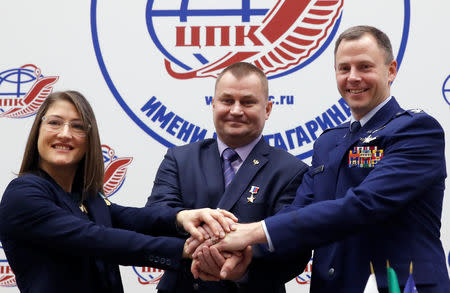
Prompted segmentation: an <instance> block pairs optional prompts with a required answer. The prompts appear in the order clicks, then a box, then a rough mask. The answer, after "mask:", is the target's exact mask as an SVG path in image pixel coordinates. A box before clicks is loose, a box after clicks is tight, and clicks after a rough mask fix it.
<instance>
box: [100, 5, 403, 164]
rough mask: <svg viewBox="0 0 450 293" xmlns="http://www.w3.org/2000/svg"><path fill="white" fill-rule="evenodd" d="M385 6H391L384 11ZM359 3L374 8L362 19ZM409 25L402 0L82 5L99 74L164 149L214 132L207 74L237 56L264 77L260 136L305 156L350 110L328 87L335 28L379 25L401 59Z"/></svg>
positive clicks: (214, 73)
mask: <svg viewBox="0 0 450 293" xmlns="http://www.w3.org/2000/svg"><path fill="white" fill-rule="evenodd" d="M387 5H388V6H389V7H391V8H392V9H389V10H388V11H386V9H385V7H386V6H387ZM368 9H369V10H370V11H372V12H373V13H371V14H369V15H367V14H365V15H364V16H361V11H366V10H368ZM118 11H120V15H121V18H120V21H118V19H117V12H118ZM380 15H383V17H379V16H380ZM386 18H388V19H390V20H392V21H390V23H389V26H387V25H386V22H385V21H384V20H385V19H386ZM123 21H126V24H127V25H126V26H125V25H122V23H123ZM409 22H410V6H409V0H404V1H401V0H397V1H395V2H392V1H388V0H380V1H369V0H366V1H356V2H351V4H344V1H342V0H335V1H318V0H315V1H314V0H285V1H279V0H258V1H251V0H239V1H237V0H231V1H226V2H224V1H219V0H209V1H203V0H190V1H189V0H182V1H164V0H149V1H133V2H132V3H129V2H126V3H125V2H121V1H119V2H116V1H114V2H111V1H97V0H93V1H92V5H91V29H92V39H93V43H94V49H95V53H96V56H97V60H98V63H99V66H100V69H101V71H102V74H103V76H104V78H105V81H106V83H107V85H108V87H109V88H110V90H111V92H112V94H113V95H114V97H115V99H116V100H117V101H118V103H119V104H120V105H121V107H122V108H123V110H124V111H125V112H126V113H127V114H128V115H129V117H130V118H131V119H132V120H133V121H134V122H135V123H136V124H137V125H138V126H139V127H140V128H141V129H143V130H144V131H145V132H146V133H147V134H148V135H150V136H152V137H153V138H154V139H156V140H157V141H158V142H160V143H161V144H163V145H165V146H167V147H170V146H174V145H181V144H185V143H191V142H195V141H197V140H201V139H204V138H210V137H215V130H214V125H213V122H212V114H211V103H212V98H213V95H214V83H215V79H216V77H217V75H218V74H219V73H220V72H221V71H222V70H223V69H224V68H225V67H226V66H228V65H230V64H232V63H235V62H238V61H245V62H249V63H252V64H254V65H256V66H257V67H259V68H261V69H262V70H263V71H264V72H265V73H266V75H267V76H268V78H269V79H270V82H269V88H270V89H269V94H270V97H269V99H270V100H271V101H272V102H273V104H274V107H273V110H272V113H271V117H270V119H269V120H268V121H267V122H266V125H265V128H264V132H263V135H264V137H265V139H266V140H267V141H268V142H269V144H271V145H273V146H276V147H280V148H284V149H286V150H288V151H289V152H291V153H292V154H294V155H297V156H298V157H300V158H307V157H309V156H311V155H312V147H313V142H314V140H315V139H316V138H317V137H318V136H319V135H320V134H321V133H322V132H323V131H324V130H325V129H327V128H330V127H334V126H337V125H339V124H341V123H342V122H344V121H345V120H347V119H348V117H349V116H350V110H349V108H348V105H347V104H346V103H345V101H344V100H343V99H342V98H341V97H339V94H338V92H337V90H336V84H335V78H334V72H333V71H334V70H333V68H334V56H333V54H334V53H333V49H332V48H330V46H329V45H330V44H331V43H332V41H333V39H334V38H335V36H336V34H337V33H338V32H339V30H342V29H345V28H347V27H349V26H352V25H355V24H359V23H364V24H368V25H373V26H376V27H378V28H380V29H381V30H383V31H385V32H386V33H387V34H388V35H389V36H390V37H391V40H392V43H393V47H394V51H396V52H398V55H397V61H398V64H399V65H400V64H401V61H402V59H403V54H404V51H405V48H406V44H407V39H408V32H409Z"/></svg>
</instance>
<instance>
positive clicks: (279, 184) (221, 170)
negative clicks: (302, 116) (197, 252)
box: [147, 62, 309, 292]
mask: <svg viewBox="0 0 450 293" xmlns="http://www.w3.org/2000/svg"><path fill="white" fill-rule="evenodd" d="M271 110H272V102H271V101H269V100H268V82H267V78H266V76H265V75H264V73H263V72H262V71H261V70H260V69H258V68H257V67H255V66H253V65H251V64H248V63H243V62H241V63H236V64H233V65H230V66H229V67H227V68H226V69H225V70H224V71H223V72H222V73H221V75H220V76H219V77H218V78H217V81H216V87H215V95H214V100H213V118H214V125H215V128H216V132H217V139H206V140H204V141H200V142H196V143H192V144H189V145H185V146H181V147H175V148H170V149H169V150H168V151H167V154H166V156H165V158H164V160H163V161H162V163H161V165H160V167H159V170H158V173H157V175H156V178H155V183H154V187H153V190H152V194H151V196H150V197H149V199H148V202H147V206H160V207H161V208H162V209H175V208H180V207H182V208H186V209H197V208H203V207H210V208H220V209H224V210H228V211H231V212H232V213H233V214H235V215H236V216H237V217H238V219H239V222H244V223H245V222H253V221H258V220H262V219H264V218H266V217H268V216H271V215H273V214H275V213H276V212H278V211H279V210H280V209H281V208H282V207H284V206H286V205H289V204H290V203H291V202H292V200H293V199H294V197H295V191H296V189H297V188H298V186H299V184H300V182H301V179H302V176H303V173H304V172H306V170H307V165H306V164H304V163H303V162H301V161H300V160H299V159H298V158H296V157H294V156H292V155H290V154H289V153H287V152H286V151H284V150H281V149H276V148H273V147H271V146H269V145H268V144H267V143H266V141H265V140H264V138H263V137H262V131H263V128H264V124H265V121H266V120H267V119H268V118H269V115H270V113H271ZM229 152H231V154H229ZM227 158H228V159H227ZM253 256H254V258H256V257H257V256H258V255H257V253H253ZM308 261H309V255H307V254H306V255H304V256H303V261H302V262H303V264H301V263H298V264H297V265H296V267H295V268H293V270H291V274H287V275H286V278H287V279H281V278H266V277H261V274H262V272H261V274H259V273H258V272H257V269H256V268H255V270H253V269H252V268H250V270H249V271H248V272H247V274H246V276H245V277H244V278H243V279H241V280H240V281H239V282H238V283H235V282H231V281H221V282H203V281H201V280H195V279H194V278H193V276H192V274H191V272H190V265H191V264H190V262H188V261H186V263H185V266H184V268H183V269H181V270H178V271H170V270H168V271H166V272H165V274H164V276H163V278H162V280H161V281H160V283H159V285H158V290H159V292H256V291H258V290H259V291H260V290H263V291H264V292H284V291H285V289H284V283H285V282H286V281H288V280H289V279H288V278H292V277H294V276H295V275H296V274H298V273H300V272H301V271H302V270H303V268H304V267H305V264H306V263H307V262H308ZM257 262H258V261H257V260H256V263H257ZM294 272H295V273H294ZM263 291H260V292H263Z"/></svg>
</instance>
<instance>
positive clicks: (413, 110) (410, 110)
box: [407, 109, 425, 114]
mask: <svg viewBox="0 0 450 293" xmlns="http://www.w3.org/2000/svg"><path fill="white" fill-rule="evenodd" d="M407 111H408V112H409V113H410V114H423V113H425V111H424V110H422V109H409V110H407Z"/></svg>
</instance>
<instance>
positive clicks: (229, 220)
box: [177, 208, 266, 281]
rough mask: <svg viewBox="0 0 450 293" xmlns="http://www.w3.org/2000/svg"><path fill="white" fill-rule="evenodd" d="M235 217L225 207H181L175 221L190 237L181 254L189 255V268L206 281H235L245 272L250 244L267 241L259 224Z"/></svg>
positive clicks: (248, 259)
mask: <svg viewBox="0 0 450 293" xmlns="http://www.w3.org/2000/svg"><path fill="white" fill-rule="evenodd" d="M236 222H237V218H236V217H235V216H234V215H233V214H232V213H230V212H228V211H225V210H220V209H217V210H212V209H209V208H205V209H198V210H184V211H181V212H179V213H178V214H177V223H178V225H179V226H182V227H183V228H184V229H185V230H186V231H187V232H188V233H190V234H191V237H190V238H189V239H188V240H186V243H185V247H184V251H183V255H184V256H185V257H186V256H191V257H192V259H193V261H192V267H191V271H192V274H193V275H194V277H195V278H201V279H203V280H205V281H218V280H220V279H228V280H238V279H240V278H242V277H243V276H244V275H245V272H246V270H247V267H248V265H249V264H250V261H251V259H252V249H251V246H249V245H251V244H256V243H264V242H266V238H265V234H264V231H263V229H262V226H261V223H260V222H256V223H250V224H237V223H236Z"/></svg>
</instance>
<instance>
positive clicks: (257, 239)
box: [213, 222, 267, 251]
mask: <svg viewBox="0 0 450 293" xmlns="http://www.w3.org/2000/svg"><path fill="white" fill-rule="evenodd" d="M266 242H267V239H266V235H265V233H264V230H263V228H262V224H261V222H255V223H249V224H236V230H235V231H232V232H230V233H228V234H226V236H225V238H223V239H221V240H220V241H219V242H218V243H217V244H215V245H214V246H213V247H215V248H217V249H218V250H219V251H241V250H244V249H245V248H246V247H247V246H249V245H252V244H257V243H266Z"/></svg>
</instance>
